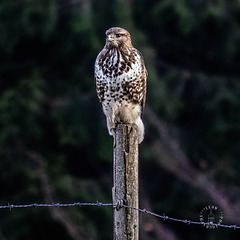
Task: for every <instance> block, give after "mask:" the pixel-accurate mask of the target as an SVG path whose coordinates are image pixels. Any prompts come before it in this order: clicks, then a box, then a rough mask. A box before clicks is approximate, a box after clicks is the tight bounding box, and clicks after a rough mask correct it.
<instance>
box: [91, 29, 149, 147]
mask: <svg viewBox="0 0 240 240" xmlns="http://www.w3.org/2000/svg"><path fill="white" fill-rule="evenodd" d="M95 81H96V90H97V95H98V98H99V100H100V103H101V104H102V108H103V112H104V114H105V115H106V118H107V127H108V132H109V134H110V135H113V128H115V126H116V124H117V123H126V124H128V123H129V124H136V125H137V127H138V143H141V142H142V141H143V138H144V125H143V122H142V113H143V110H144V105H145V99H146V81H147V70H146V68H145V65H144V60H143V57H142V54H141V53H140V52H139V51H138V50H137V49H136V48H134V47H133V45H132V43H131V36H130V33H129V32H128V31H127V30H125V29H123V28H120V27H112V28H110V29H108V30H107V31H106V44H105V46H104V48H103V49H102V51H101V52H100V53H99V54H98V56H97V59H96V62H95Z"/></svg>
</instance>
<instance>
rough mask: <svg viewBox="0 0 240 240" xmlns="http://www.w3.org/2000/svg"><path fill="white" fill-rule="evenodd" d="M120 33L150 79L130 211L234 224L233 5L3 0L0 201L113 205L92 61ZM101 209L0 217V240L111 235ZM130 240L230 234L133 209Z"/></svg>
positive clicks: (238, 143)
mask: <svg viewBox="0 0 240 240" xmlns="http://www.w3.org/2000/svg"><path fill="white" fill-rule="evenodd" d="M112 26H121V27H123V28H126V29H127V30H128V31H129V32H130V33H131V35H132V41H133V45H134V46H135V47H136V48H138V49H139V50H140V51H141V52H142V54H143V56H144V59H145V63H146V67H147V69H148V72H149V77H148V88H147V101H146V104H147V107H146V111H145V113H144V118H143V121H144V124H145V128H146V136H145V140H144V142H143V143H142V144H141V145H140V160H139V175H140V207H141V208H146V209H148V210H151V211H153V212H156V213H159V214H163V213H165V214H166V215H168V216H170V217H175V218H180V219H191V220H192V221H199V214H200V212H201V210H202V209H203V208H204V207H206V206H208V205H216V206H218V207H219V208H220V209H221V210H222V212H223V223H224V224H237V225H240V187H239V185H240V161H239V160H240V159H239V156H240V78H239V73H240V3H239V1H237V0H194V1H193V0H178V1H174V0H160V1H156V0H138V1H137V0H132V1H130V0H129V1H127V0H126V1H123V0H101V1H99V0H81V1H80V0H74V1H73V0H59V1H56V0H55V1H54V0H50V1H46V0H18V1H11V0H8V1H4V0H3V1H1V2H0V63H1V64H0V186H1V188H0V191H1V193H0V204H1V205H7V204H8V203H10V204H29V203H56V202H61V203H73V202H96V201H100V202H107V203H111V201H112V199H111V188H112V144H113V141H112V137H110V136H109V135H108V132H107V128H106V121H105V116H104V115H103V113H102V109H101V105H100V103H99V102H98V99H97V96H96V91H95V83H94V77H93V76H94V74H93V72H94V61H95V59H96V56H97V54H98V53H99V51H100V50H101V49H102V48H103V46H104V44H105V31H106V30H107V29H108V28H110V27H112ZM112 222H113V218H112V208H111V207H81V208H79V207H72V208H28V209H23V208H19V209H13V210H12V211H9V210H8V209H2V210H0V239H3V240H18V239H24V240H28V239H29V240H30V239H35V240H38V239H58V240H61V239H65V240H68V239H69V240H70V239H74V240H75V239H78V240H79V239H89V240H92V239H102V240H110V239H112V232H113V231H112V228H113V226H112ZM140 236H141V237H140V239H143V240H153V239H163V240H165V239H167V240H180V239H191V240H192V239H194V240H195V239H196V240H198V239H199V240H200V239H201V240H202V239H206V240H211V239H218V240H225V239H239V236H240V233H239V230H233V229H227V228H217V229H215V230H208V229H206V228H204V227H203V226H200V225H187V224H184V223H178V222H171V221H163V220H161V219H158V218H155V217H152V216H149V215H146V214H140Z"/></svg>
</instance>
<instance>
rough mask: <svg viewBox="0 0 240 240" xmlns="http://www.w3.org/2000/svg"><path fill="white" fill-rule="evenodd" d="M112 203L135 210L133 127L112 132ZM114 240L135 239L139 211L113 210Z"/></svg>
mask: <svg viewBox="0 0 240 240" xmlns="http://www.w3.org/2000/svg"><path fill="white" fill-rule="evenodd" d="M112 196H113V204H114V205H116V204H117V203H118V201H121V200H123V201H124V204H125V205H128V206H130V207H135V208H138V129H137V126H136V125H134V124H118V125H117V126H116V129H115V140H114V165H113V189H112ZM113 215H114V216H113V217H114V238H113V239H114V240H138V239H139V219H138V211H136V210H134V209H131V208H124V207H122V208H120V209H117V208H116V207H115V208H114V214H113Z"/></svg>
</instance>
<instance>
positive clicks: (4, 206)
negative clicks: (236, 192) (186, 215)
mask: <svg viewBox="0 0 240 240" xmlns="http://www.w3.org/2000/svg"><path fill="white" fill-rule="evenodd" d="M82 206H97V207H104V206H113V207H114V208H115V207H118V209H119V208H129V209H133V210H136V211H139V212H140V213H145V214H149V215H152V216H154V217H157V218H161V219H163V220H170V221H175V222H181V223H185V224H188V225H190V224H196V225H204V226H213V227H223V228H231V229H234V230H235V229H240V226H238V225H236V224H234V225H225V224H217V223H211V222H197V221H192V220H186V219H185V220H183V219H178V218H173V217H169V216H166V215H165V213H163V215H160V214H157V213H154V212H151V211H148V210H146V209H140V208H135V207H131V206H128V205H125V204H121V205H120V206H119V205H118V206H117V205H114V204H112V203H102V202H98V201H97V202H96V203H84V202H76V203H51V204H46V203H40V204H39V203H31V204H20V205H14V204H8V205H0V209H9V210H10V211H11V210H12V209H14V208H31V207H35V208H37V207H57V208H58V207H82Z"/></svg>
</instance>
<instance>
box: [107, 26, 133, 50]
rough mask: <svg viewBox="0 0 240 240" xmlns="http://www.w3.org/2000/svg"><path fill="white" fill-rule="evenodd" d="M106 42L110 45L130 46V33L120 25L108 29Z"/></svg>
mask: <svg viewBox="0 0 240 240" xmlns="http://www.w3.org/2000/svg"><path fill="white" fill-rule="evenodd" d="M106 44H107V45H108V46H110V47H118V48H121V47H130V46H131V45H132V44H131V36H130V33H129V32H128V31H127V30H125V29H123V28H120V27H112V28H110V29H108V30H107V31H106Z"/></svg>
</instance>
